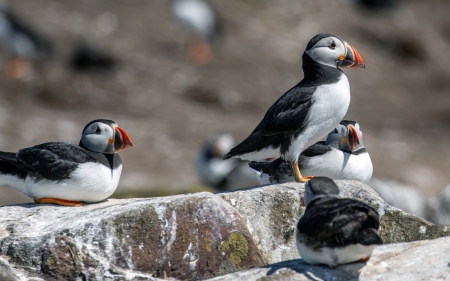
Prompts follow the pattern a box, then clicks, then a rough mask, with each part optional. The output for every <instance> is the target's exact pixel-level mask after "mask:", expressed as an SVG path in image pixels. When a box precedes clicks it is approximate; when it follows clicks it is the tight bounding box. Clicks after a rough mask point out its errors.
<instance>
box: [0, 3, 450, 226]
mask: <svg viewBox="0 0 450 281" xmlns="http://www.w3.org/2000/svg"><path fill="white" fill-rule="evenodd" d="M176 2H177V1H176V0H174V1H169V0H151V1H150V0H129V1H112V0H97V1H90V0H78V1H53V0H34V1H27V0H14V1H3V2H1V5H0V6H1V14H2V15H1V16H0V132H1V133H0V149H1V150H3V151H17V150H18V149H20V148H23V147H28V146H32V145H35V144H39V143H43V142H47V141H53V140H61V141H68V142H72V143H78V141H79V139H80V135H81V131H82V129H83V127H84V126H85V125H86V124H87V123H88V122H89V121H91V120H93V119H97V118H108V119H112V120H115V121H116V122H117V123H118V124H119V125H120V126H121V127H122V128H124V129H125V130H126V131H127V132H128V134H129V135H130V137H131V138H132V140H133V143H134V147H132V148H130V149H127V150H126V151H124V152H122V153H121V157H122V160H123V162H124V169H123V173H122V178H121V181H120V184H119V187H118V189H117V191H116V193H115V195H114V196H115V197H132V196H158V195H169V194H176V193H186V192H195V191H200V190H208V191H215V190H217V189H230V188H236V187H244V186H251V185H256V184H257V181H256V177H254V178H253V179H250V180H249V179H248V178H247V177H246V176H245V175H246V174H247V171H244V170H245V169H244V170H242V171H238V172H236V169H235V167H236V166H238V165H240V164H239V163H235V164H236V165H235V166H233V167H227V168H225V169H226V170H227V172H226V173H228V172H230V171H232V170H233V171H234V172H235V173H236V174H239V176H242V178H245V180H243V181H242V182H240V183H230V181H229V180H227V181H223V180H220V179H210V180H209V181H208V179H203V180H202V179H200V178H199V176H198V172H197V171H196V167H197V168H198V167H199V165H200V164H201V163H200V162H201V161H200V160H199V159H201V156H198V155H199V153H200V152H201V151H203V152H204V153H206V154H208V153H209V154H208V155H209V156H207V157H206V158H208V157H209V158H208V159H210V158H212V156H211V155H213V154H214V153H213V152H217V153H218V154H220V152H218V148H215V147H214V141H212V140H210V141H209V143H210V144H212V146H213V149H212V150H211V148H205V147H204V145H205V144H207V143H208V139H209V138H211V137H213V138H217V137H218V136H219V134H218V133H219V132H222V133H228V134H229V135H227V138H228V141H225V143H226V144H227V145H230V143H232V141H233V140H232V138H234V139H235V141H236V142H240V141H242V140H243V139H244V138H245V137H246V136H247V135H248V134H249V133H250V132H251V131H252V130H253V129H254V127H255V126H256V125H257V124H258V122H259V121H260V120H261V118H262V116H263V115H264V113H265V112H266V110H267V109H268V108H269V106H270V105H271V104H272V103H273V102H274V101H275V100H276V99H277V98H278V97H279V96H281V95H282V94H283V93H285V92H286V91H287V90H288V89H290V88H291V87H292V86H294V85H295V84H296V83H298V82H299V81H300V80H301V79H302V76H303V72H302V69H301V56H302V53H303V51H304V49H305V46H306V44H307V42H308V41H309V40H310V39H311V38H312V37H313V36H314V35H316V34H317V33H330V34H333V35H336V36H338V37H340V38H341V39H343V40H345V41H347V42H348V43H349V44H350V45H352V46H353V47H355V48H356V49H357V50H358V51H359V52H360V54H361V55H362V57H363V58H364V61H365V63H366V68H365V69H345V73H346V74H347V76H348V78H349V81H350V85H351V91H352V102H351V105H350V109H349V111H348V113H347V116H346V119H350V120H355V121H357V122H359V123H360V125H361V129H362V131H363V132H364V141H365V145H366V147H367V149H368V151H369V152H370V155H371V157H372V161H373V164H374V176H373V182H372V183H371V185H372V186H373V187H376V188H377V190H379V191H380V193H381V194H382V195H383V193H384V195H383V197H386V198H387V197H392V199H390V200H394V201H395V200H398V203H397V204H396V205H397V206H400V207H403V208H405V209H407V210H410V211H412V212H415V213H417V214H419V215H422V216H424V217H426V218H428V219H430V220H433V221H435V222H445V221H446V220H447V219H448V217H445V215H442V214H437V212H439V210H440V209H442V208H440V207H439V206H440V205H439V204H441V205H442V206H444V205H446V206H449V205H450V199H449V198H450V190H447V191H446V190H445V188H446V187H447V185H448V184H449V183H450V175H449V171H450V149H449V144H450V55H449V54H450V17H449V16H448V11H450V2H449V1H445V0H433V1H420V0H409V1H395V0H390V1H389V0H384V1H382V0H378V1H377V0H335V1H328V0H308V1H307V0H304V1H294V0H279V1H268V0H267V1H265V0H227V1H219V0H210V1H208V3H210V5H211V6H212V7H213V9H214V11H215V15H216V16H217V21H214V20H211V19H208V20H206V22H207V24H210V25H211V22H214V24H213V25H214V28H215V30H214V32H213V33H208V32H209V31H206V32H205V34H206V35H205V34H193V32H192V30H190V29H189V28H187V26H186V24H185V25H184V26H183V19H182V18H181V19H180V18H178V19H177V18H176V16H175V15H176V13H177V10H176V9H177V8H174V5H176V4H177V3H176ZM178 4H179V3H178ZM174 13H175V15H174ZM200 15H204V16H205V17H210V16H209V14H208V12H205V13H204V14H201V13H200ZM13 21H15V22H16V23H15V24H13V23H12V22H13ZM5 22H6V23H7V24H6V25H5ZM5 26H6V27H5ZM8 28H9V29H8ZM30 33H31V34H32V35H29V34H30ZM11 34H13V35H11ZM8 36H9V37H8ZM27 36H28V37H27ZM11 38H12V39H11ZM33 38H34V39H33ZM27 40H28V41H27ZM11 42H16V45H14V44H12V43H11ZM225 147H226V146H225ZM208 151H209V152H208ZM211 151H213V152H211ZM196 161H197V164H195V163H196ZM196 165H197V166H196ZM244 166H246V165H244ZM239 169H240V168H239ZM203 172H204V171H203ZM252 176H253V175H252ZM243 182H244V183H243ZM239 185H241V186H239ZM214 186H215V187H214ZM396 194H397V195H396ZM446 194H447V197H445V196H446ZM408 197H411V199H409V200H408ZM399 198H400V200H399ZM445 200H447V201H445ZM30 201H31V200H30V198H28V197H26V196H23V195H21V194H19V193H18V192H16V191H15V190H13V189H10V188H0V204H11V203H19V202H30ZM405 202H410V204H409V205H410V206H409V207H408V206H406V207H405V206H402V205H401V204H402V203H403V204H405ZM408 208H410V209H408ZM449 221H450V220H449Z"/></svg>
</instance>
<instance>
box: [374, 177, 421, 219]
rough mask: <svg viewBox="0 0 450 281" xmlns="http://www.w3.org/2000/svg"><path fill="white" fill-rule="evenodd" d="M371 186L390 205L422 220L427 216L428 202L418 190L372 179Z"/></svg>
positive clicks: (398, 183) (391, 181)
mask: <svg viewBox="0 0 450 281" xmlns="http://www.w3.org/2000/svg"><path fill="white" fill-rule="evenodd" d="M369 185H370V186H371V187H372V188H373V189H375V191H376V192H378V194H380V196H381V198H383V199H384V200H385V201H386V202H387V203H388V204H390V205H392V206H394V207H396V208H399V209H402V210H403V211H405V212H408V213H411V214H414V215H416V216H419V217H421V218H425V217H426V216H427V214H426V210H427V202H426V200H425V197H424V196H423V195H421V194H420V193H419V192H418V191H417V188H414V187H413V186H410V185H406V184H402V183H400V182H397V181H393V180H380V179H375V178H372V180H371V181H370V183H369Z"/></svg>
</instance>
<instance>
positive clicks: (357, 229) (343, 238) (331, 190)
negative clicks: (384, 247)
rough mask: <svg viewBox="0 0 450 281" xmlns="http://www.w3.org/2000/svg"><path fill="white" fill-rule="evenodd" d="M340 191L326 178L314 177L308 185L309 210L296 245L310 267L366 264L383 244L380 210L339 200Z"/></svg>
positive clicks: (298, 234) (306, 196) (297, 233)
mask: <svg viewBox="0 0 450 281" xmlns="http://www.w3.org/2000/svg"><path fill="white" fill-rule="evenodd" d="M338 195H339V188H338V186H337V185H336V183H334V181H333V180H332V179H330V178H327V177H314V178H313V179H311V180H310V181H308V182H307V183H306V184H305V197H304V198H303V199H304V200H303V201H304V203H305V204H306V210H305V213H304V214H303V216H302V217H301V218H300V220H299V221H298V224H297V228H296V234H295V238H296V245H297V249H298V252H299V254H300V256H301V257H302V259H303V260H304V261H306V262H307V263H310V264H326V265H328V266H330V267H331V268H335V267H336V266H337V265H339V264H346V263H351V262H357V261H360V262H367V261H368V260H369V258H370V255H371V254H372V251H373V249H374V247H375V246H376V245H381V244H383V241H382V240H381V238H380V236H379V235H378V233H377V231H378V228H379V226H380V222H379V216H378V213H377V211H375V209H373V208H372V207H370V206H368V205H367V204H365V203H363V202H361V201H358V200H354V199H348V198H338Z"/></svg>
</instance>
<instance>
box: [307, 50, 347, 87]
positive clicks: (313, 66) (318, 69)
mask: <svg viewBox="0 0 450 281" xmlns="http://www.w3.org/2000/svg"><path fill="white" fill-rule="evenodd" d="M302 59H303V63H302V68H303V73H304V78H303V81H302V82H303V83H314V84H316V83H320V84H333V83H336V82H338V81H339V78H340V77H341V75H342V74H344V72H342V70H340V69H339V68H336V67H331V66H328V65H323V64H320V63H318V62H316V61H314V60H313V59H312V58H311V57H310V56H309V55H308V54H307V53H306V52H305V53H303V57H302Z"/></svg>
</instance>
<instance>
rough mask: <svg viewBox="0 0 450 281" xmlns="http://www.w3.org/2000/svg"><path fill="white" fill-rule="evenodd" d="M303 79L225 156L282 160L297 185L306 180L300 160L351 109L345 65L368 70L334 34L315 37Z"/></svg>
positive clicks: (306, 53) (305, 60) (305, 54)
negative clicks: (290, 171) (303, 153)
mask: <svg viewBox="0 0 450 281" xmlns="http://www.w3.org/2000/svg"><path fill="white" fill-rule="evenodd" d="M302 67H303V72H304V78H303V80H302V81H300V83H298V84H297V85H296V86H294V87H293V88H292V89H290V90H289V91H287V92H286V93H285V94H284V95H283V96H281V97H280V98H279V99H278V100H277V101H276V102H275V103H274V104H273V105H272V106H271V107H270V108H269V110H268V111H267V112H266V114H265V115H264V118H263V119H262V121H261V122H260V123H259V124H258V126H257V127H256V128H255V129H254V130H253V132H252V133H251V134H250V136H248V137H247V138H246V139H245V140H244V141H243V142H241V143H240V144H238V145H237V146H236V147H234V148H233V149H231V151H230V152H229V153H228V154H227V155H225V157H224V159H229V158H232V157H237V158H241V159H243V160H249V161H258V160H263V159H267V158H273V157H279V156H280V154H281V157H282V158H283V159H284V160H286V161H288V162H289V163H290V165H291V169H292V171H293V174H294V178H295V180H296V181H297V182H306V181H308V180H309V179H310V178H311V177H309V176H308V177H303V176H302V174H301V173H300V170H299V167H298V163H297V160H298V157H299V155H300V153H301V152H302V151H303V149H305V148H306V147H308V146H310V145H312V144H314V143H315V142H317V141H319V140H320V139H322V138H323V137H325V136H326V135H327V134H328V133H329V132H330V131H331V130H333V129H334V128H336V126H337V125H338V124H339V122H340V121H341V120H342V119H343V118H344V116H345V114H346V112H347V109H348V106H349V105H350V85H349V83H348V79H347V76H345V74H344V72H343V71H342V70H341V69H340V67H364V61H363V59H362V57H361V56H360V55H359V53H358V51H356V49H355V48H353V47H351V46H350V45H348V44H347V43H346V42H345V41H342V40H341V39H339V38H337V37H336V36H333V35H329V34H318V35H316V36H314V38H312V39H311V40H310V41H309V43H308V45H307V46H306V50H305V52H304V53H303V66H302Z"/></svg>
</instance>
